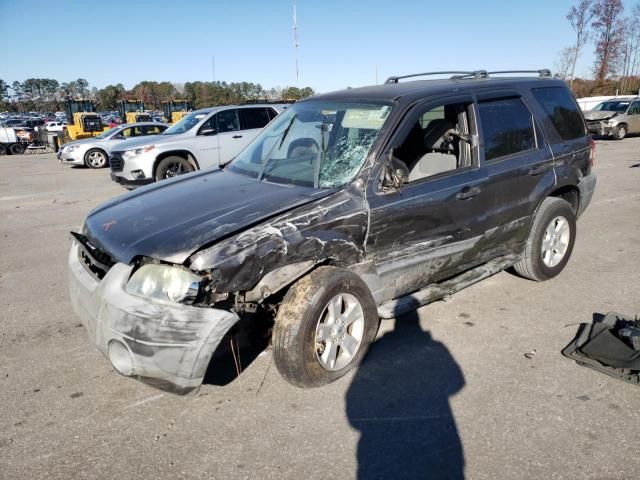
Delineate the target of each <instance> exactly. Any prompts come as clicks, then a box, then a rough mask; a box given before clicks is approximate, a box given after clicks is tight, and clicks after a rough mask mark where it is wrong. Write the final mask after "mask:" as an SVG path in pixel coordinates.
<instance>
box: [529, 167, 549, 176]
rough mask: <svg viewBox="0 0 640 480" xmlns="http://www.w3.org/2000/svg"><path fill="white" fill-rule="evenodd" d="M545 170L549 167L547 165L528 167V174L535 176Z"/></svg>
mask: <svg viewBox="0 0 640 480" xmlns="http://www.w3.org/2000/svg"><path fill="white" fill-rule="evenodd" d="M547 170H549V167H547V166H538V167H533V168H530V169H529V175H531V176H532V177H535V176H537V175H542V174H543V173H544V172H546V171H547Z"/></svg>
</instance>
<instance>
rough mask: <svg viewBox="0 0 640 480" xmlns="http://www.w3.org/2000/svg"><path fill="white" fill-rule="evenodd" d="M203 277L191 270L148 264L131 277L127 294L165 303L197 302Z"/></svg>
mask: <svg viewBox="0 0 640 480" xmlns="http://www.w3.org/2000/svg"><path fill="white" fill-rule="evenodd" d="M201 281H202V277H200V276H198V275H196V274H195V273H193V272H192V271H190V270H187V269H186V268H182V267H173V266H171V265H156V264H147V265H143V266H142V267H140V268H139V269H138V270H136V272H135V273H134V274H133V275H131V278H130V279H129V282H128V283H127V288H126V290H127V292H129V293H131V294H133V295H138V296H140V297H145V298H149V299H152V300H157V301H159V302H165V303H187V304H191V303H193V302H194V301H195V299H196V297H197V296H198V292H199V291H200V282H201Z"/></svg>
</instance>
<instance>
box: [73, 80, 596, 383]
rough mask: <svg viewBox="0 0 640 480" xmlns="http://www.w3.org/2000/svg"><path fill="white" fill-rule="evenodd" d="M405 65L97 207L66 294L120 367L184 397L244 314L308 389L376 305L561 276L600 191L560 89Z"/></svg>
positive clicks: (360, 335)
mask: <svg viewBox="0 0 640 480" xmlns="http://www.w3.org/2000/svg"><path fill="white" fill-rule="evenodd" d="M501 73H504V72H501ZM422 75H425V74H422ZM408 77H411V76H408ZM408 77H392V78H391V79H389V80H388V81H387V82H386V83H385V84H384V85H378V86H372V87H365V88H358V89H350V90H343V91H339V92H334V93H327V94H324V95H318V96H315V97H312V98H309V99H306V100H303V101H300V102H298V103H295V104H294V105H292V106H291V107H289V108H288V109H287V110H286V111H285V112H283V113H282V114H281V115H279V116H278V117H277V118H276V119H275V120H274V121H273V122H271V123H270V124H269V125H268V126H267V127H266V128H265V129H264V130H263V131H262V132H261V133H260V134H259V135H258V136H257V137H256V139H255V140H254V141H253V142H252V143H251V144H250V145H249V146H248V147H247V148H246V149H244V150H243V151H242V152H241V153H240V154H239V155H238V156H237V157H236V158H235V159H234V160H233V161H231V163H229V164H228V165H227V166H226V167H225V168H223V169H216V170H208V171H202V172H196V173H192V174H189V175H184V176H180V177H178V178H174V179H172V180H168V181H164V182H160V183H158V184H156V185H153V186H147V187H145V188H142V189H139V190H136V191H134V192H130V193H129V194H127V195H124V196H121V197H119V198H117V199H115V200H112V201H109V202H107V203H105V204H103V205H101V206H99V207H97V208H96V209H95V210H93V211H92V212H91V213H90V214H89V216H88V217H87V218H86V220H85V222H84V224H83V228H82V231H81V232H77V233H73V243H72V247H71V251H70V253H69V268H70V273H71V274H70V292H71V299H72V303H73V305H74V308H75V310H76V312H77V314H78V315H79V316H80V318H81V319H82V322H83V323H84V325H85V326H86V328H87V330H88V331H89V335H90V337H91V339H92V340H93V341H94V342H95V343H96V345H97V347H98V349H99V350H100V351H101V352H102V353H104V354H105V355H106V356H107V357H108V358H109V360H110V361H111V363H112V365H113V367H114V368H115V369H116V370H117V371H118V372H120V373H121V374H123V375H126V376H132V377H135V378H137V379H140V380H142V381H147V382H149V383H151V384H153V385H155V386H159V387H161V388H164V389H167V390H171V391H174V392H178V393H187V392H189V391H192V390H194V389H196V388H198V387H199V385H200V383H201V381H202V379H203V377H204V374H205V372H206V370H207V368H208V366H209V363H210V360H211V358H212V354H213V352H214V351H215V349H216V348H217V347H218V345H219V344H220V342H221V340H222V339H223V338H224V336H225V335H226V334H227V333H228V332H229V330H230V329H231V328H233V327H234V326H236V324H237V322H238V321H239V319H240V318H241V317H245V316H247V315H251V314H255V315H253V316H249V318H250V319H251V321H253V322H254V323H261V322H266V323H267V325H268V324H269V323H270V322H274V323H273V336H272V347H273V358H274V361H275V364H276V367H277V369H278V371H279V372H280V373H281V374H282V375H283V376H284V378H285V379H286V380H288V381H289V382H291V383H292V384H294V385H297V386H300V387H315V386H319V385H323V384H326V383H328V382H331V381H333V380H335V379H337V378H339V377H341V376H342V375H344V374H345V373H346V372H347V371H349V370H350V369H351V368H353V367H354V366H356V365H357V364H358V363H359V362H360V361H362V359H363V357H364V355H365V354H366V352H367V349H368V347H369V345H370V344H371V342H373V340H374V338H375V336H376V332H377V330H378V325H379V319H380V318H381V317H382V318H392V317H395V316H398V315H400V314H402V313H404V312H406V311H408V310H411V309H415V308H417V307H418V306H420V305H423V304H426V303H428V302H431V301H433V300H435V299H438V298H441V297H443V296H446V295H449V294H451V293H453V292H456V291H458V290H460V289H462V288H464V287H466V286H468V285H470V284H472V283H474V282H477V281H479V280H481V279H483V278H486V277H488V276H490V275H492V274H495V273H497V272H499V271H500V270H502V269H505V268H507V267H511V266H513V267H514V268H515V271H516V272H518V273H519V274H520V275H522V276H523V277H526V278H529V279H531V280H535V281H542V280H547V279H550V278H553V277H555V276H556V275H558V274H559V273H560V272H561V271H562V270H563V269H564V268H565V266H566V265H567V262H568V261H569V258H570V256H571V252H572V249H573V246H574V241H575V238H576V219H577V218H578V217H579V216H580V215H581V214H582V212H584V210H585V209H586V208H587V206H588V205H589V202H590V201H591V197H592V195H593V192H594V189H595V184H596V178H595V174H594V173H593V171H592V165H593V162H594V145H595V143H594V142H593V140H592V139H591V137H590V136H589V135H588V132H587V130H586V126H585V122H584V118H583V116H582V113H581V111H580V109H579V107H578V105H577V104H576V102H575V99H574V98H573V96H572V94H571V93H570V91H569V89H568V88H567V86H566V84H565V83H564V82H563V81H561V80H557V79H554V78H552V77H551V74H550V73H549V72H548V71H540V77H535V78H534V77H525V78H522V77H516V78H504V77H500V76H496V77H492V76H491V73H487V72H469V73H468V74H464V75H461V74H459V72H457V74H456V75H455V76H454V77H452V78H451V79H447V80H438V81H407V82H404V81H400V80H403V79H404V78H408ZM201 125H202V124H201ZM523 288H526V287H525V286H524V285H523ZM400 354H401V352H400ZM210 368H215V364H213V365H212V366H211V367H210Z"/></svg>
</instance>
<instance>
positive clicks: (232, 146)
mask: <svg viewBox="0 0 640 480" xmlns="http://www.w3.org/2000/svg"><path fill="white" fill-rule="evenodd" d="M244 133H245V132H241V131H240V117H239V116H238V109H237V108H232V109H229V110H223V111H221V112H218V145H219V148H220V151H219V153H220V157H219V162H220V165H224V164H226V163H228V162H229V161H230V160H231V159H232V158H233V157H235V156H236V155H237V154H238V153H240V152H241V151H242V149H243V148H244V147H245V146H246V145H247V143H249V141H248V140H247V139H246V135H245V134H244Z"/></svg>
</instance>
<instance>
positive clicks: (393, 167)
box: [381, 149, 409, 193]
mask: <svg viewBox="0 0 640 480" xmlns="http://www.w3.org/2000/svg"><path fill="white" fill-rule="evenodd" d="M382 168H383V174H382V179H381V186H382V191H383V192H385V193H388V192H395V191H398V190H400V187H402V185H404V184H405V183H409V169H408V168H407V165H406V164H405V163H404V162H403V161H402V160H399V159H397V158H396V157H394V156H393V149H392V150H391V151H390V152H389V155H388V157H387V159H386V161H385V163H384V166H383V167H382Z"/></svg>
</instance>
